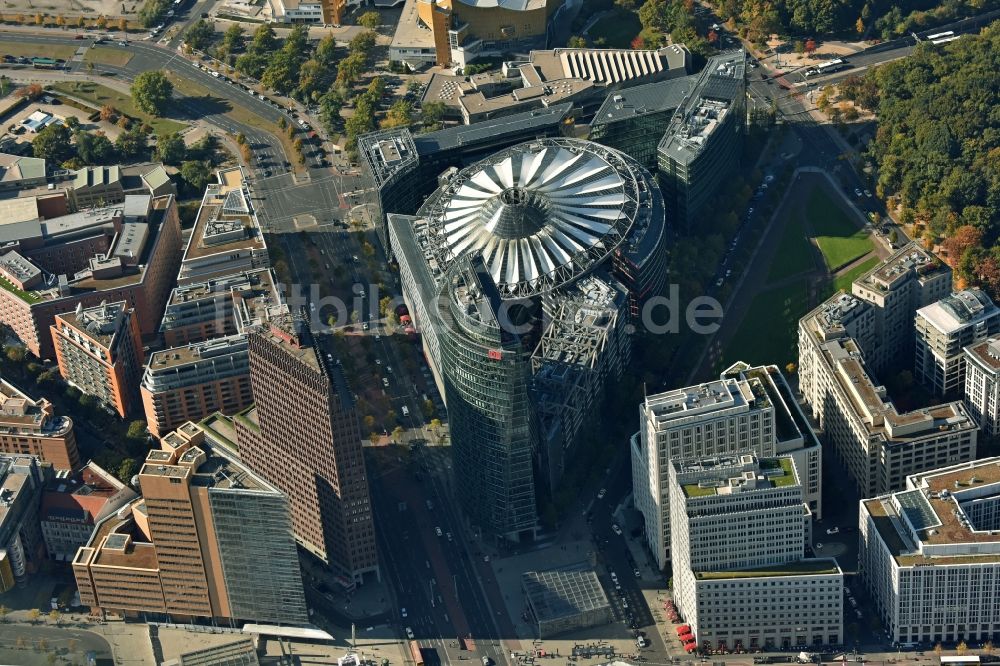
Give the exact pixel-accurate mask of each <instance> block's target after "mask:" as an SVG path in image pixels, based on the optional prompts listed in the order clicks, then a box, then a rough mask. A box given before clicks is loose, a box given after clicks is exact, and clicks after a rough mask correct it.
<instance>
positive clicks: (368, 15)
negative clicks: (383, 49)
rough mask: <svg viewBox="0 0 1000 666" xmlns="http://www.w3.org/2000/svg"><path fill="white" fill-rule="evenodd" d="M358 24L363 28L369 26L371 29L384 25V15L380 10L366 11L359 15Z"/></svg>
mask: <svg viewBox="0 0 1000 666" xmlns="http://www.w3.org/2000/svg"><path fill="white" fill-rule="evenodd" d="M358 25H360V26H361V27H362V28H368V29H369V30H374V29H375V28H377V27H379V26H380V25H382V17H381V16H380V15H379V13H378V12H375V11H370V12H365V13H364V14H362V15H361V16H359V17H358Z"/></svg>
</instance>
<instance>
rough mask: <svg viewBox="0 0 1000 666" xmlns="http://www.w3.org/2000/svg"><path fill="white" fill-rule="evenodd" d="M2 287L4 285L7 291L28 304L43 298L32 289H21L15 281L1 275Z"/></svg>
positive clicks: (0, 282) (0, 284)
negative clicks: (16, 285)
mask: <svg viewBox="0 0 1000 666" xmlns="http://www.w3.org/2000/svg"><path fill="white" fill-rule="evenodd" d="M0 287H3V288H4V289H6V290H7V291H9V292H10V293H12V294H14V295H15V296H17V297H18V298H20V299H21V300H22V301H24V302H25V303H28V304H33V303H37V302H39V301H40V300H42V299H41V298H39V297H38V296H36V295H35V294H33V293H32V292H30V291H23V290H21V289H18V288H17V287H15V286H14V283H12V282H10V281H9V280H7V278H3V277H0Z"/></svg>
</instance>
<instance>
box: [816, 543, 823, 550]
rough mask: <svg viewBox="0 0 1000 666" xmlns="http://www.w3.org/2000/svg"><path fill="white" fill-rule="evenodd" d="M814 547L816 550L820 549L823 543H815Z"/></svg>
mask: <svg viewBox="0 0 1000 666" xmlns="http://www.w3.org/2000/svg"><path fill="white" fill-rule="evenodd" d="M815 548H816V550H822V549H823V544H821V543H817V544H816V546H815Z"/></svg>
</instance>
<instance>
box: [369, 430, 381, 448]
mask: <svg viewBox="0 0 1000 666" xmlns="http://www.w3.org/2000/svg"><path fill="white" fill-rule="evenodd" d="M380 439H382V436H381V435H380V434H378V433H377V432H375V431H372V432H370V433H369V434H368V441H369V442H371V443H372V446H375V445H376V444H378V442H379V440H380Z"/></svg>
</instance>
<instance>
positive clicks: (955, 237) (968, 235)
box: [893, 225, 983, 268]
mask: <svg viewBox="0 0 1000 666" xmlns="http://www.w3.org/2000/svg"><path fill="white" fill-rule="evenodd" d="M893 231H895V229H894V230H893ZM982 243H983V232H982V230H980V229H977V228H976V227H973V226H969V225H965V226H961V227H958V228H957V229H955V231H953V232H952V234H951V236H950V237H949V238H946V239H945V240H944V241H942V243H941V249H942V251H943V252H944V255H945V260H946V261H947V262H948V264H949V265H950V266H952V267H953V268H954V267H955V266H957V265H958V261H959V260H960V259H961V258H962V256H963V255H964V254H965V253H966V252H967V251H968V250H969V249H970V248H974V247H981V246H982Z"/></svg>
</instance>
